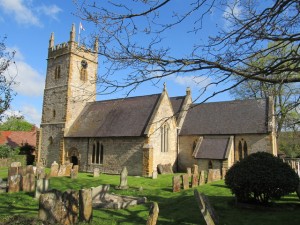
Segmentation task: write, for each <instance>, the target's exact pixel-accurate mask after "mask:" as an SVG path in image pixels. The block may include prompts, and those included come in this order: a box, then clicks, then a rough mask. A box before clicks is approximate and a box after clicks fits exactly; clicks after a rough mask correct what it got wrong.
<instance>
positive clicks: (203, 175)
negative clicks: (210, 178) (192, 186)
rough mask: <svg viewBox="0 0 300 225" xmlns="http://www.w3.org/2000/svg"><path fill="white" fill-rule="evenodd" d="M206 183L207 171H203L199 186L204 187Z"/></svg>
mask: <svg viewBox="0 0 300 225" xmlns="http://www.w3.org/2000/svg"><path fill="white" fill-rule="evenodd" d="M205 183H206V177H205V171H204V170H201V171H200V176H199V185H203V184H205Z"/></svg>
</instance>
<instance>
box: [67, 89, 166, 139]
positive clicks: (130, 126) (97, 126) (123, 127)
mask: <svg viewBox="0 0 300 225" xmlns="http://www.w3.org/2000/svg"><path fill="white" fill-rule="evenodd" d="M160 96H161V94H155V95H148V96H141V97H132V98H124V99H115V100H107V101H97V102H91V103H88V104H87V105H86V106H85V108H84V110H83V111H82V112H81V114H80V115H79V117H78V118H77V120H76V121H75V122H74V124H73V125H72V126H71V128H70V130H69V132H68V133H67V135H66V137H134V136H144V132H145V129H146V127H147V125H148V123H149V120H150V118H151V116H152V114H153V111H154V109H155V106H156V105H157V102H158V100H159V98H160Z"/></svg>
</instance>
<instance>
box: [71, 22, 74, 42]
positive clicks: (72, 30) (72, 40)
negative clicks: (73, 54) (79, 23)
mask: <svg viewBox="0 0 300 225" xmlns="http://www.w3.org/2000/svg"><path fill="white" fill-rule="evenodd" d="M70 41H71V42H75V24H74V23H73V24H72V29H71V32H70Z"/></svg>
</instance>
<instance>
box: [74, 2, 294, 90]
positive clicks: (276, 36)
mask: <svg viewBox="0 0 300 225" xmlns="http://www.w3.org/2000/svg"><path fill="white" fill-rule="evenodd" d="M75 3H76V4H77V8H78V11H77V15H78V16H79V17H80V18H81V19H82V20H85V21H87V22H90V23H92V24H94V26H95V29H96V32H95V36H97V37H99V54H100V55H101V56H102V58H103V59H104V62H106V67H102V69H104V68H106V71H105V72H106V73H105V74H104V75H102V76H101V77H100V78H99V81H100V82H101V84H102V85H101V87H102V88H103V89H102V91H104V92H105V91H108V90H112V91H114V90H116V89H118V88H126V87H131V89H134V88H136V87H137V86H139V85H140V84H141V83H143V82H146V81H155V80H159V79H161V78H163V77H167V76H170V75H177V76H178V75H180V76H187V75H192V76H194V77H197V76H199V77H200V76H202V77H203V76H207V77H209V78H210V80H212V82H211V83H210V85H212V84H214V85H217V84H220V83H222V84H226V86H225V87H224V88H223V89H222V90H220V91H218V92H217V93H219V92H223V91H226V90H228V89H230V88H233V87H235V86H237V85H238V84H239V83H241V82H243V81H244V80H256V81H261V82H267V83H272V84H277V83H294V82H299V81H300V76H299V74H298V72H299V71H300V66H299V63H300V55H299V47H300V45H299V42H300V32H299V31H300V24H299V22H300V3H299V0H267V1H258V0H214V1H210V0H188V1H174V0H173V1H172V0H151V1H150V0H130V1H126V3H125V2H124V1H122V0H106V1H105V0H104V1H99V2H98V1H88V0H77V1H75ZM211 12H219V14H221V15H222V16H223V19H225V20H226V23H227V26H226V27H220V26H219V27H216V29H218V30H217V31H218V32H217V33H215V34H213V35H212V36H209V37H207V39H205V40H204V39H203V40H201V38H199V37H200V33H201V32H202V28H203V26H204V24H205V21H206V19H208V17H207V15H209V14H210V13H211ZM178 30H179V31H180V34H178V35H180V36H182V42H185V48H186V49H189V50H188V52H187V51H182V52H179V51H175V50H174V49H173V47H174V46H172V45H171V44H170V43H171V42H172V37H173V36H172V32H178V33H179V31H178ZM176 34H177V33H176ZM270 41H276V43H277V44H276V45H273V46H271V47H267V43H268V42H270ZM187 44H189V45H187ZM286 46H290V47H292V49H293V51H291V52H289V54H287V55H285V56H284V57H277V58H275V59H273V60H269V61H268V64H265V67H263V68H261V67H259V68H258V67H255V66H252V65H249V64H248V62H249V59H251V58H265V57H266V56H268V55H269V54H272V53H274V52H277V51H280V49H282V48H285V47H286ZM125 68H126V69H127V70H128V71H129V74H127V75H126V76H121V78H122V79H121V78H119V77H118V78H116V76H115V75H116V74H118V71H121V70H124V69H125ZM295 72H297V73H295ZM283 73H284V74H285V76H281V74H283ZM236 75H237V76H239V77H241V80H240V81H238V82H237V80H236V79H233V77H235V76H236ZM201 80H205V79H204V78H203V79H201ZM229 81H230V82H229ZM233 81H234V82H233ZM204 90H205V88H204ZM217 93H215V94H217Z"/></svg>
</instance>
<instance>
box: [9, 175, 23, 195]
mask: <svg viewBox="0 0 300 225" xmlns="http://www.w3.org/2000/svg"><path fill="white" fill-rule="evenodd" d="M20 182H21V176H20V175H13V176H10V177H8V192H11V193H14V192H19V191H20V186H21V184H20Z"/></svg>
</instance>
